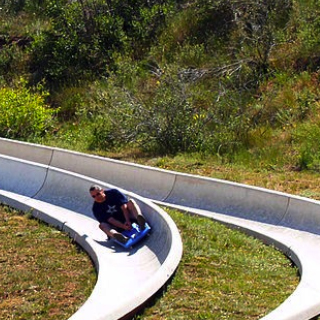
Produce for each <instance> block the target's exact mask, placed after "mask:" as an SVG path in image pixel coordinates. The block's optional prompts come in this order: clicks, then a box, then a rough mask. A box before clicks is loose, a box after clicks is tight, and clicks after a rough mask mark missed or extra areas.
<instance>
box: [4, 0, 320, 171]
mask: <svg viewBox="0 0 320 320" xmlns="http://www.w3.org/2000/svg"><path fill="white" fill-rule="evenodd" d="M319 13H320V3H319V1H317V0H258V1H257V0H194V1H185V0H178V1H173V0H148V1H143V0H131V1H120V0H108V1H106V0H79V1H71V0H68V1H67V0H10V1H9V0H0V19H1V20H0V21H1V24H0V75H1V76H0V112H1V119H0V136H2V137H7V138H14V139H20V140H28V141H33V142H38V143H46V144H50V145H59V146H62V147H67V148H70V149H78V150H81V151H89V152H94V153H104V152H109V153H110V152H114V153H115V154H117V153H119V152H120V151H121V152H123V151H124V150H129V152H131V153H132V154H133V153H134V154H136V155H137V154H139V155H140V156H141V155H142V156H145V157H151V156H152V157H162V156H165V155H168V156H175V155H177V154H184V155H185V156H186V157H188V155H190V154H198V155H199V156H201V157H202V158H206V157H210V158H211V159H214V160H212V161H218V162H219V163H223V164H228V163H240V164H245V165H247V166H254V165H255V164H259V165H260V164H261V162H263V164H264V165H266V166H271V167H275V166H282V167H285V168H287V169H288V170H295V171H297V170H298V171H301V170H312V171H318V170H319V169H320V144H319V143H318V141H319V139H320V126H319V123H320V114H319V112H318V111H319V108H320V102H319V65H320V55H319V53H318V52H319V48H320V36H319V33H320V18H319V17H320V14H319Z"/></svg>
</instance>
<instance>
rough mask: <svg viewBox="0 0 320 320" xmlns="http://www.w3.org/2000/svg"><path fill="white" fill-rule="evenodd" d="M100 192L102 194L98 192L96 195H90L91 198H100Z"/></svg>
mask: <svg viewBox="0 0 320 320" xmlns="http://www.w3.org/2000/svg"><path fill="white" fill-rule="evenodd" d="M101 192H102V191H99V192H98V193H96V194H92V195H91V197H92V198H96V197H97V196H101Z"/></svg>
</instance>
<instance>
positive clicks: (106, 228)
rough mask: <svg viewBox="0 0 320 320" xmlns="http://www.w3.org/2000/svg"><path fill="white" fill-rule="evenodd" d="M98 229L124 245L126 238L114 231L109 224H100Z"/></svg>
mask: <svg viewBox="0 0 320 320" xmlns="http://www.w3.org/2000/svg"><path fill="white" fill-rule="evenodd" d="M99 228H100V229H101V230H102V231H103V232H104V233H105V234H106V235H107V236H108V237H109V238H114V239H116V240H118V241H119V242H121V243H126V242H127V241H128V238H127V237H126V236H124V235H123V234H122V233H120V232H118V231H117V230H115V229H114V228H113V227H112V226H111V225H110V224H109V223H105V222H101V223H100V225H99Z"/></svg>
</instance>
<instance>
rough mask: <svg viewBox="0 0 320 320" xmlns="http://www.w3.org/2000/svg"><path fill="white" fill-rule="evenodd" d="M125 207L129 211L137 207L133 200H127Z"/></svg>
mask: <svg viewBox="0 0 320 320" xmlns="http://www.w3.org/2000/svg"><path fill="white" fill-rule="evenodd" d="M127 206H128V208H129V209H132V208H133V207H137V203H136V202H135V200H133V199H129V201H128V203H127Z"/></svg>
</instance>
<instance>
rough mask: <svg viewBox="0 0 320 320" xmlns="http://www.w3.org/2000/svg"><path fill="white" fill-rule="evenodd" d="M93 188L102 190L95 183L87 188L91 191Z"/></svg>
mask: <svg viewBox="0 0 320 320" xmlns="http://www.w3.org/2000/svg"><path fill="white" fill-rule="evenodd" d="M93 190H99V191H100V190H102V188H101V187H100V186H99V185H97V184H93V185H92V186H91V187H90V189H89V191H93Z"/></svg>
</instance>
